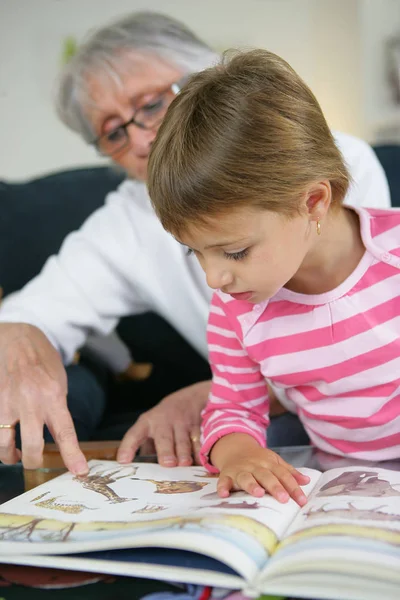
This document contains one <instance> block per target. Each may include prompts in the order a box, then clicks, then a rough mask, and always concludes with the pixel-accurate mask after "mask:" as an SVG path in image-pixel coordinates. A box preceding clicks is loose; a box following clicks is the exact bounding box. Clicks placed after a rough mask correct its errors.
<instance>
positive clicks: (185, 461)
mask: <svg viewBox="0 0 400 600" xmlns="http://www.w3.org/2000/svg"><path fill="white" fill-rule="evenodd" d="M192 462H193V461H192V457H191V456H181V458H180V459H179V466H180V467H189V466H190V465H191V464H192Z"/></svg>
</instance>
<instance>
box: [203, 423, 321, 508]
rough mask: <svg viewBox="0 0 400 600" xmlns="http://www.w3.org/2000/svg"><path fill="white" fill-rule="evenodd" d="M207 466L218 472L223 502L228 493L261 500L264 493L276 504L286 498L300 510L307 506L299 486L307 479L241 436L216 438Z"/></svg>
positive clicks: (278, 457) (253, 440) (233, 434)
mask: <svg viewBox="0 0 400 600" xmlns="http://www.w3.org/2000/svg"><path fill="white" fill-rule="evenodd" d="M210 461H211V463H212V464H213V465H214V466H215V467H217V469H218V470H219V471H220V477H219V480H218V486H217V490H218V494H219V495H220V496H221V498H226V497H227V496H229V493H230V492H231V491H232V490H240V489H242V490H244V491H245V492H248V493H249V494H251V495H252V496H256V497H261V496H263V495H264V494H265V491H267V492H269V493H270V494H271V496H273V497H274V498H276V499H277V500H278V501H279V502H287V501H288V500H289V497H292V498H293V500H295V501H296V502H297V504H299V505H300V506H303V505H304V504H305V503H306V502H307V498H306V496H305V494H304V492H303V491H302V490H301V488H300V485H306V484H307V483H309V481H310V478H309V477H307V476H306V475H302V474H301V473H299V471H297V469H295V468H294V467H292V466H291V465H289V464H288V463H287V462H285V461H284V460H283V459H282V458H281V457H280V456H279V455H278V454H276V452H273V451H272V450H267V449H266V448H262V447H261V446H260V445H259V444H258V442H257V441H256V440H255V439H254V438H253V437H252V436H250V435H247V434H245V433H231V434H229V435H226V436H224V437H223V438H220V439H219V440H218V442H216V444H215V445H214V446H213V448H212V450H211V453H210Z"/></svg>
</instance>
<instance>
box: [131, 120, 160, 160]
mask: <svg viewBox="0 0 400 600" xmlns="http://www.w3.org/2000/svg"><path fill="white" fill-rule="evenodd" d="M156 134H157V130H154V129H139V128H138V127H136V126H135V125H133V126H132V127H128V135H129V140H130V143H131V147H132V148H133V149H134V150H135V152H136V154H146V155H147V154H148V153H149V152H150V148H151V145H152V143H153V142H154V140H155V137H156Z"/></svg>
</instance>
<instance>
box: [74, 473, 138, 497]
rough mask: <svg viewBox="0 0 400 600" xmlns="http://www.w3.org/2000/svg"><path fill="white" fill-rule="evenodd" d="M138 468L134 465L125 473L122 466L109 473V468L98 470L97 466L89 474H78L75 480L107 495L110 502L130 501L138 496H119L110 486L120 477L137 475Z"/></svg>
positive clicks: (88, 488)
mask: <svg viewBox="0 0 400 600" xmlns="http://www.w3.org/2000/svg"><path fill="white" fill-rule="evenodd" d="M137 469H138V467H132V468H130V470H129V472H128V473H125V474H123V472H122V470H121V469H120V468H119V469H115V471H110V472H108V473H107V469H102V470H100V471H97V472H96V471H95V467H93V468H92V469H90V471H89V473H88V474H87V475H83V476H82V475H77V476H76V477H74V481H78V482H79V483H80V484H81V485H82V486H83V487H84V488H85V489H87V490H91V491H92V492H96V493H97V494H101V495H102V496H105V497H106V498H107V500H108V501H109V502H110V504H118V503H120V502H130V501H131V500H137V498H122V497H121V496H118V494H117V493H116V492H115V491H114V490H113V489H112V488H111V487H110V484H112V483H115V482H116V481H118V480H119V479H125V478H126V477H130V476H131V475H135V474H136V471H137ZM117 475H119V476H117Z"/></svg>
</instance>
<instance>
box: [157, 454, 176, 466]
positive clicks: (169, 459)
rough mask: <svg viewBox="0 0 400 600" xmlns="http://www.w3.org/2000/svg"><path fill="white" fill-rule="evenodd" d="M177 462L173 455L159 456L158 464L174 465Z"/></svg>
mask: <svg viewBox="0 0 400 600" xmlns="http://www.w3.org/2000/svg"><path fill="white" fill-rule="evenodd" d="M176 464H177V461H176V457H175V456H162V457H160V465H164V466H165V467H175V466H176Z"/></svg>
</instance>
